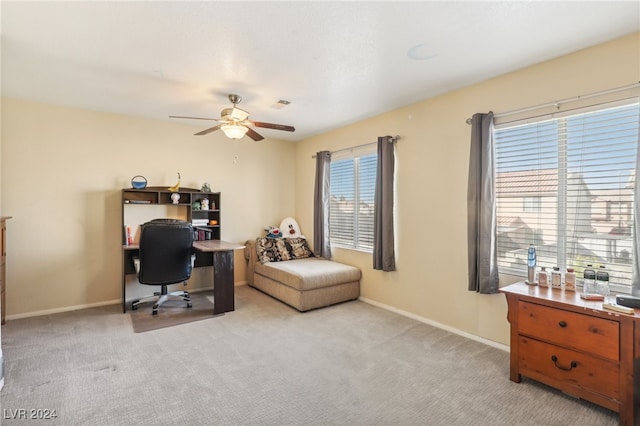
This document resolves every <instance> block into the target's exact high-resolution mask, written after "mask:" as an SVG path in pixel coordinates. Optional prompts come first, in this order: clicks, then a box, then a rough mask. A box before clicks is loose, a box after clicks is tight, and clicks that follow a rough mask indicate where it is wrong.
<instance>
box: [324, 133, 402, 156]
mask: <svg viewBox="0 0 640 426" xmlns="http://www.w3.org/2000/svg"><path fill="white" fill-rule="evenodd" d="M397 140H400V136H398V135H395V136H389V140H388V141H387V142H389V143H394V142H395V141H397ZM377 143H378V142H369V143H363V144H362V145H356V146H350V147H349V148H342V149H336V150H335V151H331V154H335V153H336V152H342V151H349V150H350V149H357V148H362V147H365V146H369V145H374V144H377ZM311 158H316V155H315V154H313V155H312V156H311Z"/></svg>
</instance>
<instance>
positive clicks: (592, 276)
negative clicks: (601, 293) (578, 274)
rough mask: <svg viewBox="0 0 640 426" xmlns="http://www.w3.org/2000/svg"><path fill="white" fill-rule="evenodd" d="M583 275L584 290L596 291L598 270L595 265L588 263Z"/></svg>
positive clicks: (587, 292) (589, 292)
mask: <svg viewBox="0 0 640 426" xmlns="http://www.w3.org/2000/svg"><path fill="white" fill-rule="evenodd" d="M582 276H583V277H584V282H583V289H582V290H583V291H584V292H585V293H586V294H594V293H596V271H595V269H593V265H591V264H589V265H587V267H586V268H585V270H584V273H583V275H582Z"/></svg>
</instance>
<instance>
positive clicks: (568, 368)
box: [551, 355, 578, 371]
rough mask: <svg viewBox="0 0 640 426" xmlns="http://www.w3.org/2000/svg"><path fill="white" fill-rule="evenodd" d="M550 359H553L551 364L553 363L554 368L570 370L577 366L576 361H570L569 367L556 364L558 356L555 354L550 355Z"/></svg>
mask: <svg viewBox="0 0 640 426" xmlns="http://www.w3.org/2000/svg"><path fill="white" fill-rule="evenodd" d="M551 361H553V365H555V366H556V368H559V369H560V370H562V371H571V370H573V369H574V368H576V367H577V366H578V363H577V362H576V361H571V366H570V367H563V366H561V365H559V364H558V357H557V356H555V355H551Z"/></svg>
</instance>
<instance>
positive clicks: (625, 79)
mask: <svg viewBox="0 0 640 426" xmlns="http://www.w3.org/2000/svg"><path fill="white" fill-rule="evenodd" d="M470 66H472V64H470ZM638 81H640V34H635V35H632V36H629V37H625V38H622V39H619V40H616V41H614V42H611V43H607V44H604V45H600V46H597V47H594V48H590V49H587V50H584V51H580V52H577V53H574V54H571V55H568V56H565V57H562V58H559V59H557V60H553V61H549V62H546V63H542V64H539V65H537V66H533V67H530V68H526V69H523V70H521V71H518V72H514V73H511V74H508V75H504V76H502V77H499V78H496V79H492V80H490V81H486V82H484V83H481V84H477V85H474V86H471V87H468V88H465V89H462V90H459V91H456V92H452V93H449V94H446V95H443V96H439V97H437V98H433V99H429V100H426V101H424V102H420V103H417V104H414V105H411V106H408V107H406V108H401V109H398V110H395V111H392V112H389V113H386V114H383V115H381V116H378V117H375V118H372V119H369V120H366V121H363V122H360V123H356V124H353V125H350V126H347V127H344V128H341V129H338V130H335V131H332V132H330V133H327V134H323V135H320V136H317V137H314V138H311V139H308V140H306V141H304V143H301V144H299V145H297V146H296V166H297V169H296V215H297V217H298V221H299V223H300V226H301V228H302V229H312V225H313V210H312V200H313V179H314V171H313V169H314V167H313V165H314V163H313V161H314V160H313V159H312V158H311V156H312V155H313V154H314V153H315V152H317V151H320V150H336V149H340V148H344V147H348V146H354V145H360V144H363V143H367V142H373V141H375V140H376V138H377V136H382V135H400V136H401V140H400V141H399V142H398V143H397V150H396V155H397V157H396V158H397V169H396V170H397V182H396V184H397V191H396V198H397V202H396V212H397V214H396V220H397V231H396V246H397V251H396V254H397V258H396V260H397V271H396V272H391V273H389V272H387V273H384V272H379V271H373V270H372V268H371V263H372V260H371V255H369V254H365V253H361V252H354V251H349V250H334V252H335V253H334V258H335V259H336V260H339V261H343V262H346V263H349V264H353V265H356V266H359V267H360V268H362V270H363V273H364V278H363V280H362V296H363V297H365V298H367V299H370V300H373V301H375V302H378V303H381V304H384V305H388V306H391V307H393V308H395V309H398V310H401V311H405V312H408V313H410V314H412V315H415V316H418V317H422V318H425V319H427V320H429V321H434V322H437V323H440V324H442V325H444V326H447V327H451V328H455V329H458V330H460V331H462V332H464V333H469V334H472V335H475V336H479V337H481V338H484V339H488V340H491V341H494V342H497V343H501V344H508V341H509V334H508V331H509V328H508V327H509V324H508V322H507V320H506V315H507V309H506V302H505V298H504V296H503V295H501V294H496V295H480V294H476V293H474V292H469V291H467V290H466V288H467V210H466V202H467V200H466V196H467V175H468V161H469V138H470V126H469V125H467V124H466V123H465V120H466V119H467V118H470V117H471V116H472V115H473V114H474V113H476V112H488V111H490V110H492V111H494V112H496V113H500V112H505V111H511V110H516V109H520V108H525V107H529V106H533V105H539V104H542V103H547V102H551V101H555V100H559V99H565V98H570V97H574V96H579V95H584V94H588V93H593V92H598V91H602V90H607V89H611V88H617V87H622V86H626V85H629V84H633V83H636V82H638ZM513 280H514V278H513V277H502V284H503V285H504V284H506V283H507V282H513Z"/></svg>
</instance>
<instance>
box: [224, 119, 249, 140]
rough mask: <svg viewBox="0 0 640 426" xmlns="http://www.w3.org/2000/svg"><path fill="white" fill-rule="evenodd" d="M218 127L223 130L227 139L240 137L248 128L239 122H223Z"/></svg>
mask: <svg viewBox="0 0 640 426" xmlns="http://www.w3.org/2000/svg"><path fill="white" fill-rule="evenodd" d="M220 129H222V131H223V132H224V134H225V135H226V136H227V137H228V138H229V139H241V138H242V137H243V136H244V135H245V133H247V131H248V130H249V129H248V128H247V127H245V126H241V125H240V124H235V123H234V124H223V125H222V126H220Z"/></svg>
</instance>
